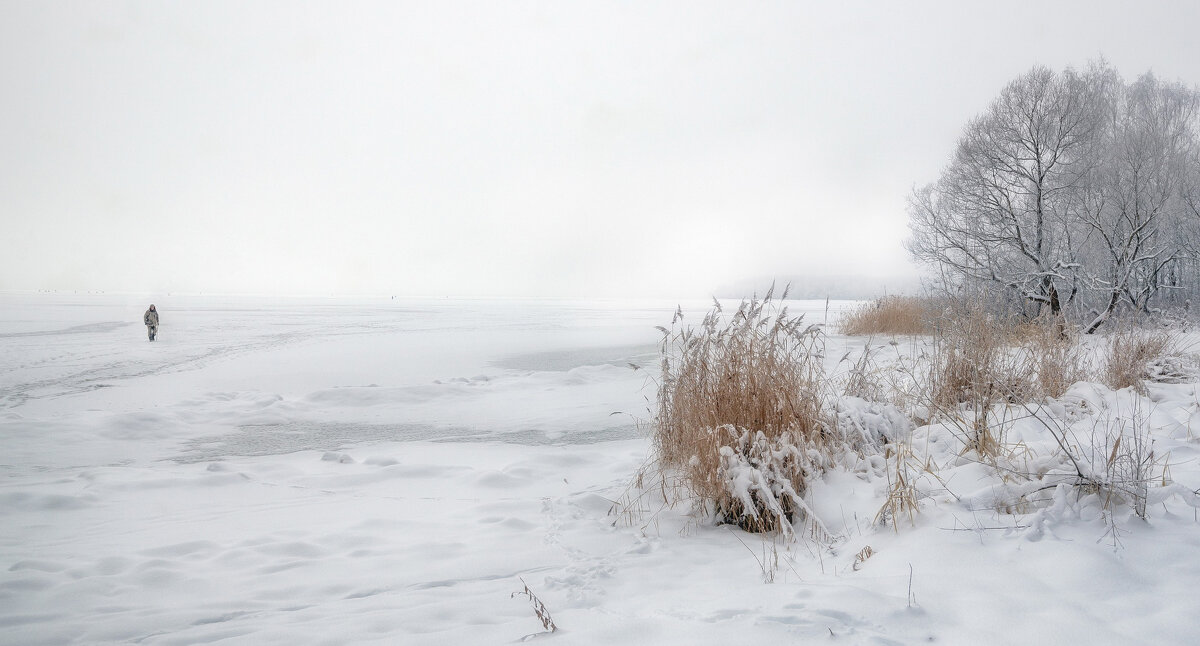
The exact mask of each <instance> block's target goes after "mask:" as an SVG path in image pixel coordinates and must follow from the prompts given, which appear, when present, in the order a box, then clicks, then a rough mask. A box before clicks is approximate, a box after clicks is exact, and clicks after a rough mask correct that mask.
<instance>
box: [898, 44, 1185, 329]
mask: <svg viewBox="0 0 1200 646" xmlns="http://www.w3.org/2000/svg"><path fill="white" fill-rule="evenodd" d="M1198 114H1200V92H1197V90H1195V89H1192V88H1188V87H1186V86H1183V85H1182V84H1178V83H1174V84H1167V83H1162V82H1160V81H1159V80H1158V79H1157V78H1155V77H1154V76H1153V75H1152V74H1146V75H1143V76H1142V77H1141V78H1139V79H1138V80H1137V81H1136V82H1134V83H1133V84H1129V85H1126V84H1125V82H1124V81H1123V80H1122V79H1121V77H1120V75H1119V74H1117V72H1116V71H1115V70H1113V69H1112V68H1111V67H1110V66H1108V65H1107V64H1106V63H1104V62H1103V61H1099V62H1096V63H1092V64H1091V65H1090V66H1089V67H1088V68H1087V69H1086V70H1085V71H1083V72H1077V71H1075V70H1071V69H1068V70H1066V71H1064V72H1061V73H1055V72H1052V71H1050V70H1049V69H1046V68H1044V67H1035V68H1033V69H1032V70H1030V71H1029V72H1027V73H1026V74H1024V75H1022V76H1021V77H1019V78H1018V79H1016V80H1015V81H1013V82H1011V83H1009V84H1008V85H1007V86H1006V87H1005V88H1004V89H1003V91H1002V92H1001V93H1000V96H999V97H997V98H996V100H995V101H993V102H992V103H991V105H989V106H988V109H987V111H986V112H984V113H983V114H982V115H980V116H979V117H977V118H975V119H973V120H972V121H971V122H970V123H968V124H967V126H966V128H965V129H964V132H963V135H962V137H961V138H960V139H959V142H958V146H957V148H956V150H955V153H954V157H953V159H952V160H951V162H950V164H949V166H947V168H946V169H945V170H944V171H943V172H942V174H941V177H940V178H939V179H938V181H937V182H935V183H933V184H929V185H927V186H925V187H923V188H920V189H917V190H915V191H914V192H913V195H912V197H911V198H910V200H909V206H908V212H909V226H910V229H911V232H912V236H911V237H910V238H909V240H908V241H907V246H908V249H909V250H910V251H911V252H912V254H913V256H914V257H915V258H916V259H917V260H918V261H921V262H923V263H926V264H927V265H929V266H930V267H932V268H933V269H934V270H935V272H936V273H937V275H938V276H939V278H940V279H941V282H942V284H944V285H949V286H952V287H968V288H976V289H978V288H988V287H989V286H990V287H991V288H992V289H998V290H999V291H1000V292H1001V293H1007V294H1010V295H1013V296H1014V297H1016V298H1018V299H1020V300H1021V301H1023V302H1025V303H1033V304H1036V306H1037V310H1038V311H1043V310H1048V311H1050V312H1051V313H1053V314H1056V315H1058V314H1062V313H1064V311H1065V310H1066V309H1067V308H1068V307H1071V306H1072V305H1074V307H1075V311H1077V312H1082V311H1086V310H1087V309H1089V308H1090V309H1091V310H1093V311H1094V312H1095V314H1094V315H1092V316H1091V317H1090V322H1089V323H1088V325H1087V326H1086V329H1087V331H1089V332H1091V331H1094V330H1095V329H1096V328H1098V327H1099V326H1100V325H1102V324H1103V323H1104V321H1105V320H1107V319H1108V317H1109V316H1110V315H1111V314H1112V313H1113V311H1114V310H1115V309H1116V308H1117V307H1118V305H1121V304H1124V305H1125V306H1127V307H1130V308H1132V309H1136V310H1139V311H1143V312H1149V311H1150V310H1151V306H1152V301H1153V300H1154V299H1155V298H1156V297H1159V296H1160V295H1161V294H1162V293H1163V292H1165V291H1168V290H1185V289H1189V288H1188V287H1187V286H1188V285H1191V284H1192V283H1193V282H1196V283H1200V280H1197V279H1200V273H1198V271H1197V265H1200V262H1197V259H1198V258H1200V253H1198V252H1200V144H1198V143H1197V142H1198V141H1200V136H1198V135H1197V118H1198V117H1197V115H1198ZM1197 286H1200V285H1196V286H1192V287H1190V289H1192V290H1195V289H1196V287H1197ZM1188 293H1190V292H1188ZM1077 299H1078V300H1077ZM1160 300H1161V299H1160Z"/></svg>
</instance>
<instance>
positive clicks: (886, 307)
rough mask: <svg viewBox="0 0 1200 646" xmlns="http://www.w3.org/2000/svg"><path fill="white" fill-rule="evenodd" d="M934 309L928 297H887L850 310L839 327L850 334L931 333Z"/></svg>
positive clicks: (891, 334) (895, 334) (844, 332)
mask: <svg viewBox="0 0 1200 646" xmlns="http://www.w3.org/2000/svg"><path fill="white" fill-rule="evenodd" d="M933 310H934V304H933V303H932V301H930V300H929V299H926V298H918V297H914V296H887V297H884V298H880V299H876V300H874V301H870V302H867V303H863V304H862V305H859V306H858V307H856V308H854V309H853V310H850V312H848V313H847V314H846V315H844V316H843V318H842V320H841V321H840V323H839V325H838V329H839V331H840V332H841V333H842V334H846V335H849V336H872V335H888V336H900V335H917V334H929V333H931V332H932V331H933V329H932V326H931V325H930V323H929V321H930V318H931V314H932V312H933Z"/></svg>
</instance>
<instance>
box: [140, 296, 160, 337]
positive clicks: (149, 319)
mask: <svg viewBox="0 0 1200 646" xmlns="http://www.w3.org/2000/svg"><path fill="white" fill-rule="evenodd" d="M142 322H143V323H145V324H146V334H148V335H149V336H150V340H151V341H153V340H154V337H155V336H156V335H157V334H158V310H156V309H154V305H150V309H148V310H146V313H145V314H144V315H143V316H142Z"/></svg>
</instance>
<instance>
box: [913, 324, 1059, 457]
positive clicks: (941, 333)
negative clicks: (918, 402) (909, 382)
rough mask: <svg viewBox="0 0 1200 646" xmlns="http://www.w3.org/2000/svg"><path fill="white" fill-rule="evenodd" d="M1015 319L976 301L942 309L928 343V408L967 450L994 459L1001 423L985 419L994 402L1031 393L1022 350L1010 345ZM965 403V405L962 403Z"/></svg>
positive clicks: (1028, 369) (1030, 375) (1031, 373)
mask: <svg viewBox="0 0 1200 646" xmlns="http://www.w3.org/2000/svg"><path fill="white" fill-rule="evenodd" d="M1015 338H1016V324H1015V323H1013V322H1012V321H1011V320H1008V319H1004V318H1001V317H998V316H996V315H994V314H992V313H990V312H988V311H987V309H985V308H984V307H983V306H982V304H980V303H978V302H967V303H964V304H961V305H959V306H957V307H955V308H954V309H953V310H948V315H947V316H945V317H944V318H943V319H942V323H941V325H939V327H938V334H937V337H936V339H935V343H934V351H933V356H932V357H931V358H930V367H929V380H928V388H929V395H928V397H929V401H930V404H931V406H930V407H931V408H932V409H933V410H935V411H937V412H940V413H941V414H942V415H943V417H945V418H947V419H948V420H950V421H952V422H954V423H955V425H956V427H957V428H959V429H960V431H961V439H962V440H963V443H964V444H965V448H966V449H967V450H974V451H976V452H977V453H979V455H980V456H984V457H992V458H994V457H995V456H996V455H998V453H999V449H1000V445H1001V444H1002V443H1003V440H1004V438H1003V432H1002V431H1003V427H1002V426H999V427H996V428H993V425H992V424H991V423H990V421H989V418H990V416H991V414H992V412H993V409H995V408H996V406H997V405H998V404H1001V403H1003V402H1018V401H1025V400H1026V399H1028V398H1029V397H1030V396H1031V395H1032V394H1034V390H1035V389H1034V369H1033V366H1032V365H1031V362H1030V360H1029V357H1028V354H1027V353H1025V352H1021V351H1019V350H1017V349H1014V347H1013V342H1014V339H1015ZM964 404H965V406H964Z"/></svg>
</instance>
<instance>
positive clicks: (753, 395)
mask: <svg viewBox="0 0 1200 646" xmlns="http://www.w3.org/2000/svg"><path fill="white" fill-rule="evenodd" d="M771 296H772V293H771V292H768V293H767V296H766V297H765V298H763V299H761V300H760V299H757V298H755V299H751V300H749V301H743V302H742V303H741V305H740V307H738V309H737V311H736V312H734V313H733V314H732V315H731V316H730V315H726V314H724V312H723V311H722V308H721V306H720V304H719V303H717V304H716V305H715V307H714V308H713V309H712V310H711V311H710V312H709V313H708V314H707V315H706V316H705V317H704V320H703V321H702V322H701V324H700V326H699V327H698V328H691V327H686V326H684V327H682V329H676V330H674V331H671V330H667V329H665V328H661V329H662V331H663V343H662V377H661V379H662V381H661V383H660V386H659V390H658V413H657V415H656V417H655V420H654V421H655V424H654V433H655V435H654V439H655V445H656V448H657V453H658V459H659V462H660V466H662V467H663V468H665V469H667V470H671V471H673V473H676V474H678V475H679V478H680V488H681V489H682V490H683V494H684V495H685V496H687V497H690V498H692V499H693V500H695V501H696V502H697V503H699V506H700V507H701V508H703V509H706V510H708V511H709V512H710V513H713V514H715V515H716V516H717V518H718V519H719V520H721V521H724V522H730V523H737V524H739V525H741V526H743V527H745V528H747V529H752V530H756V531H764V530H775V529H782V530H783V531H785V532H788V531H790V528H791V523H793V522H796V521H797V520H801V517H802V516H804V514H805V508H804V505H803V496H804V493H805V491H806V482H807V479H808V478H810V477H812V476H813V474H814V472H816V471H819V470H820V469H821V468H823V467H822V460H821V459H820V457H821V456H829V455H833V454H835V453H838V452H840V451H843V450H845V449H846V448H847V447H857V446H859V445H862V444H863V442H862V441H861V440H860V438H859V437H858V436H857V435H855V436H848V435H844V434H843V433H842V432H841V431H840V430H839V428H838V424H837V423H836V420H835V419H834V416H833V414H832V413H831V410H830V407H829V406H828V405H827V404H826V396H827V395H828V392H827V391H828V388H829V382H828V379H827V377H826V375H825V371H824V367H823V363H822V361H823V357H824V337H823V334H822V332H821V329H820V326H817V325H806V324H805V323H804V321H803V317H799V316H797V317H793V316H790V315H788V313H787V308H786V307H783V306H782V300H783V299H784V298H786V292H785V294H784V296H783V297H781V299H780V302H778V303H777V302H775V301H773V300H772V298H771ZM681 319H682V313H680V312H677V313H676V317H675V320H674V321H673V322H672V325H673V326H674V325H675V324H678V323H679V322H680V320H681ZM730 429H733V430H730Z"/></svg>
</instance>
